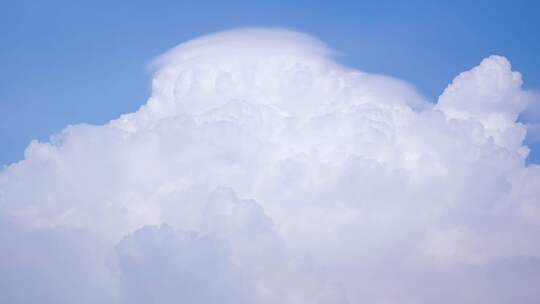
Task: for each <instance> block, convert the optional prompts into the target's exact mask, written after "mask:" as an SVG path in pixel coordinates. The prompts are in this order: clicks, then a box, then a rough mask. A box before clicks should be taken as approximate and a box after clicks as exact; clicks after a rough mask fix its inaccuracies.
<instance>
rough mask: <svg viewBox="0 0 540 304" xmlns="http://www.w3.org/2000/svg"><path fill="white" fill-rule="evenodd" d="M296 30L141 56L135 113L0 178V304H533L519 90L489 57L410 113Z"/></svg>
mask: <svg viewBox="0 0 540 304" xmlns="http://www.w3.org/2000/svg"><path fill="white" fill-rule="evenodd" d="M333 54H334V52H333V51H332V50H331V49H330V48H329V47H327V46H326V45H325V44H324V43H322V42H320V41H318V40H317V39H315V38H313V37H310V36H308V35H305V34H302V33H297V32H292V31H287V30H278V29H240V30H232V31H228V32H222V33H217V34H212V35H208V36H204V37H201V38H197V39H194V40H192V41H188V42H186V43H183V44H181V45H179V46H177V47H175V48H173V49H172V50H170V51H168V52H167V53H165V54H164V55H162V56H160V57H159V58H157V59H156V60H155V61H154V63H153V66H154V67H155V68H156V72H155V75H154V78H153V80H152V94H151V96H150V98H149V99H148V101H147V103H146V104H145V105H143V106H141V108H140V109H139V110H138V111H136V112H134V113H129V114H125V115H122V116H121V117H119V118H118V119H115V120H113V121H111V122H109V123H107V124H105V125H99V126H96V125H85V124H80V125H74V126H68V127H66V128H65V129H64V130H63V131H62V132H61V133H60V134H55V135H53V136H52V137H51V139H50V141H49V142H37V141H33V142H32V143H31V144H30V145H29V146H28V148H27V149H26V151H25V159H24V160H23V161H20V162H18V163H15V164H12V165H10V166H8V167H6V168H4V169H3V170H2V171H1V172H0V226H1V227H2V229H0V236H1V237H0V246H1V247H0V302H6V303H34V302H37V301H40V302H43V301H45V302H51V303H53V302H54V303H73V302H78V303H178V302H182V303H310V304H311V303H361V302H368V303H426V302H437V303H537V302H538V300H540V289H539V288H538V286H540V242H538V240H539V239H538V236H539V235H540V234H539V233H540V202H539V198H540V167H539V166H538V165H534V164H527V162H526V158H527V155H528V153H529V150H528V148H527V147H526V146H525V145H524V143H523V141H524V138H525V136H526V134H527V126H526V125H525V124H522V123H520V122H519V121H518V117H519V116H520V114H522V113H524V112H526V111H527V109H529V108H530V107H529V105H530V104H531V102H530V99H531V97H530V96H531V94H532V93H531V92H528V91H525V90H523V89H522V79H521V75H520V74H519V73H518V72H515V71H512V69H511V65H510V62H509V61H508V60H507V59H506V58H504V57H501V56H490V57H487V58H485V59H484V60H482V62H481V63H480V64H479V65H478V66H477V67H474V68H472V69H471V70H469V71H465V72H463V73H461V74H460V75H458V76H457V77H456V78H455V79H454V80H453V81H452V83H451V84H450V85H449V86H448V87H447V88H446V89H445V91H444V92H443V93H442V95H441V96H440V97H439V99H438V101H437V103H435V104H432V103H430V102H428V101H427V100H426V99H425V98H424V97H423V96H421V95H420V94H419V93H417V92H416V90H415V89H414V87H413V86H411V85H409V84H407V83H406V82H404V81H401V80H398V79H395V78H392V77H388V76H384V75H375V74H369V73H366V72H362V71H359V70H355V69H352V68H349V67H346V66H343V65H341V64H339V63H337V62H336V61H335V60H334V59H333V57H332V56H333Z"/></svg>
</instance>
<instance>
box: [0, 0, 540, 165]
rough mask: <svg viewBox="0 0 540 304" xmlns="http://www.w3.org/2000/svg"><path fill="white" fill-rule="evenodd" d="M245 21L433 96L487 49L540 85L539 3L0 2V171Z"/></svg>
mask: <svg viewBox="0 0 540 304" xmlns="http://www.w3.org/2000/svg"><path fill="white" fill-rule="evenodd" d="M293 2H294V3H293ZM244 26H274V27H284V28H290V29H295V30H299V31H303V32H307V33H309V34H312V35H314V36H316V37H318V38H319V39H321V40H323V41H324V42H326V43H328V44H329V45H330V46H331V47H333V48H334V49H336V50H337V51H340V52H341V53H342V54H343V55H342V56H341V57H340V58H339V60H341V61H342V62H344V63H345V64H347V65H350V66H354V67H356V68H359V69H362V70H365V71H369V72H376V73H384V74H389V75H392V76H396V77H398V78H401V79H404V80H406V81H408V82H410V83H412V84H414V85H415V86H416V87H417V88H418V90H419V91H420V92H422V93H423V94H424V95H426V96H427V97H429V98H430V99H432V100H436V98H437V96H438V95H439V94H440V93H441V92H442V90H443V89H444V88H445V87H446V85H447V84H448V83H449V82H450V81H451V80H452V78H453V77H454V76H456V75H457V74H458V73H460V72H462V71H465V70H467V69H470V68H471V67H473V66H475V65H476V64H478V63H479V62H480V60H481V59H482V58H484V57H486V56H488V55H490V54H500V55H504V56H506V57H508V58H509V59H510V60H511V62H512V64H513V66H514V68H515V69H516V70H519V71H521V72H522V74H523V76H524V80H525V87H526V88H540V59H539V56H540V34H539V29H540V2H539V1H516V0H514V1H381V0H379V1H315V0H311V1H307V0H306V1H277V0H274V1H201V0H199V1H159V0H158V1H137V0H131V1H84V2H83V1H72V0H65V1H25V0H18V1H5V0H4V1H2V6H1V9H0V166H1V165H5V164H9V163H11V162H14V161H17V160H19V159H22V157H23V151H24V148H25V147H26V145H27V144H28V143H29V141H30V140H31V139H40V140H47V139H48V137H49V135H51V134H52V133H54V132H58V131H60V130H61V129H62V128H63V127H64V126H66V125H67V124H75V123H80V122H86V123H92V124H101V123H104V122H107V121H109V120H110V119H113V118H116V117H117V116H118V115H120V114H122V113H126V112H130V111H134V110H136V109H137V108H138V107H139V106H140V105H141V104H143V103H145V101H146V99H147V97H148V96H149V93H150V79H151V73H150V71H149V70H148V69H147V63H148V62H149V61H150V60H151V59H152V58H154V57H155V56H157V55H159V54H161V53H163V52H164V51H166V50H167V49H169V48H170V47H173V46H175V45H176V44H178V43H180V42H183V41H186V40H188V39H190V38H194V37H196V36H200V35H203V34H207V33H211V32H215V31H221V30H226V29H230V28H234V27H244ZM538 148H539V147H534V149H533V150H534V151H535V153H533V157H532V159H533V160H534V161H535V162H538V160H540V153H538V152H537V150H539V149H538Z"/></svg>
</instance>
